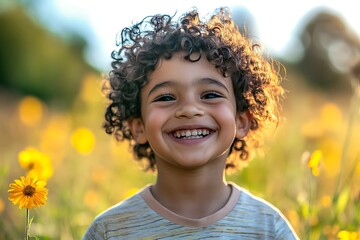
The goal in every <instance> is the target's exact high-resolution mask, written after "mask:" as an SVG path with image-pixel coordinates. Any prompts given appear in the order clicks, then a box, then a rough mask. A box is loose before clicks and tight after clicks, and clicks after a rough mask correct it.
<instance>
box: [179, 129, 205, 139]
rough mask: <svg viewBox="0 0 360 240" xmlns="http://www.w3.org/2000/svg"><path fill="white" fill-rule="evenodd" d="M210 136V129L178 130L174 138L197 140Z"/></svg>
mask: <svg viewBox="0 0 360 240" xmlns="http://www.w3.org/2000/svg"><path fill="white" fill-rule="evenodd" d="M209 134H210V130H209V129H188V130H177V131H175V132H174V133H173V136H174V137H175V138H178V139H197V138H203V137H206V136H207V135H209Z"/></svg>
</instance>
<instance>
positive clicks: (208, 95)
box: [201, 92, 223, 99]
mask: <svg viewBox="0 0 360 240" xmlns="http://www.w3.org/2000/svg"><path fill="white" fill-rule="evenodd" d="M222 97H223V96H222V95H221V94H220V93H218V92H207V93H205V94H204V95H202V96H201V99H213V98H222Z"/></svg>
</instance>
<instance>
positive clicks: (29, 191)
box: [23, 185, 35, 197]
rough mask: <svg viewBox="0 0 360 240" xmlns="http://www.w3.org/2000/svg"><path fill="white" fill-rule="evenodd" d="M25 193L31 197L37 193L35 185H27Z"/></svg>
mask: <svg viewBox="0 0 360 240" xmlns="http://www.w3.org/2000/svg"><path fill="white" fill-rule="evenodd" d="M23 193H24V195H26V196H29V197H31V196H32V195H33V194H34V193H35V188H34V187H33V186H30V185H27V186H26V187H25V188H24V190H23Z"/></svg>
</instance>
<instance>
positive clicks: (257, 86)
mask: <svg viewBox="0 0 360 240" xmlns="http://www.w3.org/2000/svg"><path fill="white" fill-rule="evenodd" d="M119 38H120V39H119V40H120V42H118V43H117V46H119V49H118V50H115V51H113V52H112V54H111V56H112V59H113V61H112V64H111V66H112V70H111V71H110V73H109V77H108V79H107V80H106V82H105V84H104V91H105V93H106V96H107V98H108V100H110V101H109V104H108V106H107V108H106V113H105V122H104V128H105V131H106V133H108V134H113V135H114V136H115V138H116V139H117V140H118V141H123V140H129V141H130V144H131V146H132V150H133V152H134V156H135V159H137V160H148V161H147V167H146V168H147V169H151V170H155V169H156V163H155V156H154V153H153V151H152V150H151V148H150V145H149V144H148V143H146V144H138V143H136V142H135V141H133V140H132V139H133V136H132V134H131V132H130V129H129V126H128V123H127V122H128V120H130V119H133V118H141V111H140V109H141V99H140V91H141V89H142V87H143V86H144V85H146V84H147V82H148V74H149V73H150V72H152V71H154V70H155V69H156V67H157V64H158V62H159V60H160V59H170V58H171V57H172V55H173V54H174V53H177V52H180V51H181V52H185V53H186V56H185V57H184V58H185V59H186V60H188V61H191V62H195V61H198V60H199V59H200V58H199V57H198V56H199V54H193V53H202V54H200V57H201V55H203V56H206V59H207V61H209V63H211V64H213V65H214V67H215V68H216V69H218V71H219V73H221V74H222V75H223V76H224V77H229V78H230V79H231V80H232V84H233V87H234V92H235V97H236V107H237V112H245V111H248V112H249V113H250V115H251V127H250V131H249V133H248V135H247V136H246V137H245V138H244V139H235V140H234V142H233V144H232V146H231V149H230V153H236V152H238V154H237V155H236V157H235V158H231V159H233V160H231V159H230V158H229V159H228V162H227V167H237V166H238V165H239V164H238V163H239V162H242V161H246V160H248V159H249V153H250V150H251V149H252V148H255V147H257V146H258V145H259V144H258V143H259V141H260V135H261V134H260V133H262V132H263V131H261V130H262V129H263V128H264V127H268V126H270V125H277V122H278V117H279V109H280V107H279V106H280V100H281V99H282V97H283V92H284V91H283V88H282V87H281V86H280V80H281V76H280V74H279V72H280V71H279V69H278V68H276V67H278V66H279V65H278V64H277V62H276V61H274V60H272V59H270V58H268V59H267V58H265V57H264V56H263V55H262V52H261V48H260V45H259V44H255V43H252V42H251V40H250V39H248V38H246V37H245V36H243V35H242V34H241V33H240V31H239V29H238V27H237V26H236V25H235V24H234V22H233V20H232V18H231V14H230V11H229V9H228V8H219V9H217V10H216V11H215V13H214V14H213V15H212V16H211V17H210V18H209V19H208V20H202V19H200V17H199V13H198V11H197V9H196V8H194V9H192V10H191V11H190V12H188V13H185V14H184V15H182V16H181V17H180V18H179V19H178V20H177V21H175V20H174V16H170V15H155V16H149V17H146V18H144V19H143V20H142V21H141V22H139V23H137V24H134V25H133V26H131V27H129V28H124V29H123V30H122V31H121V34H120V35H119ZM194 56H197V57H196V58H195V59H194ZM145 162H146V161H145Z"/></svg>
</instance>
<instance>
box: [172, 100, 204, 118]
mask: <svg viewBox="0 0 360 240" xmlns="http://www.w3.org/2000/svg"><path fill="white" fill-rule="evenodd" d="M204 113H205V112H204V110H202V109H201V108H200V106H197V105H196V103H194V102H192V101H187V102H186V103H183V104H182V105H181V106H179V108H178V109H177V110H176V113H175V116H176V117H177V118H192V117H195V116H202V115H204Z"/></svg>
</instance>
